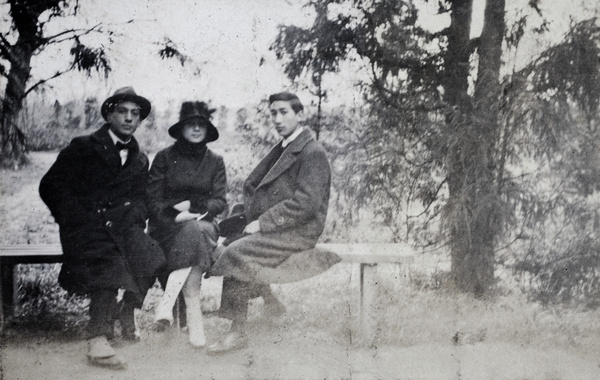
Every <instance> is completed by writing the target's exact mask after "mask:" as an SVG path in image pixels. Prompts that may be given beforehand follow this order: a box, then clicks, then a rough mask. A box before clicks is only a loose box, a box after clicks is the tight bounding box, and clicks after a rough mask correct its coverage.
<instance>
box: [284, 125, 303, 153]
mask: <svg viewBox="0 0 600 380" xmlns="http://www.w3.org/2000/svg"><path fill="white" fill-rule="evenodd" d="M303 130H304V127H302V126H300V127H298V128H297V129H296V130H295V131H294V133H292V134H291V135H289V136H288V137H286V138H285V139H283V142H282V143H281V146H283V147H284V148H285V147H286V146H288V145H290V144H291V143H292V141H294V140H295V139H296V137H298V136H299V135H300V133H302V131H303Z"/></svg>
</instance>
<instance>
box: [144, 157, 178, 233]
mask: <svg viewBox="0 0 600 380" xmlns="http://www.w3.org/2000/svg"><path fill="white" fill-rule="evenodd" d="M167 168H168V157H167V154H166V151H161V152H158V153H157V154H156V157H154V161H152V166H151V167H150V172H149V174H148V187H147V193H148V202H149V211H150V215H151V216H153V217H154V218H156V219H158V220H163V221H167V220H168V221H171V222H172V221H173V220H174V219H175V217H176V216H177V214H178V213H179V212H178V211H177V210H176V209H174V208H173V204H171V200H170V199H168V198H167V196H166V191H167V190H166V186H167V185H166V176H167Z"/></svg>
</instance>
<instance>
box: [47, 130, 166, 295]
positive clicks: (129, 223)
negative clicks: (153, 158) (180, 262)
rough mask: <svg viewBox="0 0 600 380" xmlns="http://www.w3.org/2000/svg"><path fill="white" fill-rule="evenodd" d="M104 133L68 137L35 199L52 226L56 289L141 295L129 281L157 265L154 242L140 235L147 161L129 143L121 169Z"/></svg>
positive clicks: (158, 257)
mask: <svg viewBox="0 0 600 380" xmlns="http://www.w3.org/2000/svg"><path fill="white" fill-rule="evenodd" d="M108 129H109V125H108V124H105V125H104V126H103V127H101V128H100V129H99V130H97V131H96V132H94V133H92V134H91V135H88V136H80V137H76V138H75V139H73V140H72V141H71V143H70V144H69V145H68V146H67V147H66V148H65V149H63V150H62V151H61V152H60V153H59V155H58V157H57V159H56V162H55V163H54V164H53V165H52V167H51V168H50V169H49V170H48V172H47V173H46V174H45V175H44V177H43V178H42V181H41V183H40V188H39V191H40V196H41V197H42V200H43V201H44V202H45V203H46V205H48V208H49V209H50V211H51V213H52V216H54V219H55V221H56V222H57V223H58V224H59V227H60V241H61V244H62V247H63V255H64V258H63V265H62V268H61V272H60V275H59V281H60V284H61V286H62V287H63V288H65V289H66V290H68V291H72V292H76V293H88V292H90V291H94V290H99V289H115V288H122V289H126V290H130V291H132V292H134V293H136V294H138V295H139V296H141V297H143V296H144V294H141V293H142V292H140V287H139V286H138V283H137V282H136V280H138V279H141V278H143V277H148V276H152V275H153V274H154V273H156V271H157V270H158V269H159V268H161V267H162V266H163V265H164V264H165V258H164V255H163V253H162V250H161V249H160V247H159V246H158V244H157V243H156V242H155V241H154V240H153V239H152V238H150V237H149V236H148V235H146V234H145V233H144V228H145V226H146V219H147V215H148V208H147V195H146V184H147V180H148V166H149V165H148V158H147V157H146V155H144V154H143V153H141V152H140V150H139V146H138V144H137V142H136V141H135V139H133V138H132V146H131V148H130V149H129V154H128V159H127V161H126V163H125V165H121V158H120V155H119V151H118V150H117V148H116V147H115V145H114V143H113V140H112V139H111V137H110V135H109V133H108ZM144 291H145V289H144Z"/></svg>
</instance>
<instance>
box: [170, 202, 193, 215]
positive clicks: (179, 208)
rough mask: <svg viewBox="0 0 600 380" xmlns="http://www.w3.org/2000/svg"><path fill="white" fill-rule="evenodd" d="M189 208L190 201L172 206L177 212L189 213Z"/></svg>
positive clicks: (190, 205)
mask: <svg viewBox="0 0 600 380" xmlns="http://www.w3.org/2000/svg"><path fill="white" fill-rule="evenodd" d="M190 207H192V202H190V201H183V202H179V203H177V204H176V205H174V206H173V208H174V209H175V210H177V211H180V212H181V211H189V209H190Z"/></svg>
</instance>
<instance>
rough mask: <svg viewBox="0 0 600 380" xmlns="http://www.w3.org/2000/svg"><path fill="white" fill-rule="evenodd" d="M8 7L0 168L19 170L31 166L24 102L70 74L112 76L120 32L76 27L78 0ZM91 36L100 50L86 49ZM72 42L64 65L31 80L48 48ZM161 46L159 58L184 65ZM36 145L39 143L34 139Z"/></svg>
mask: <svg viewBox="0 0 600 380" xmlns="http://www.w3.org/2000/svg"><path fill="white" fill-rule="evenodd" d="M7 5H8V9H9V11H8V16H9V17H10V18H9V20H10V22H11V29H10V30H9V31H8V32H7V33H6V34H3V35H2V36H1V38H0V75H2V76H3V77H5V78H6V89H5V91H4V95H3V97H2V99H1V100H2V108H1V110H2V112H1V113H0V116H1V117H0V130H1V132H2V139H1V143H2V146H1V150H0V154H1V157H0V161H1V162H0V164H2V165H14V166H16V167H18V166H20V165H23V164H25V163H26V162H27V155H26V153H27V137H28V136H27V133H26V132H24V131H23V128H22V126H21V125H20V124H19V121H20V120H19V117H20V115H19V114H20V112H21V110H22V108H23V102H24V101H25V99H26V98H27V97H28V96H29V95H30V94H31V93H32V92H33V91H35V90H39V89H40V88H42V86H43V85H45V84H46V83H47V82H49V81H51V80H53V79H56V78H59V77H61V76H63V75H64V74H66V73H68V72H71V71H78V72H81V73H84V74H86V75H88V76H91V75H92V74H94V73H97V74H103V76H104V77H105V78H106V77H108V75H109V73H110V72H111V62H110V58H109V55H110V48H109V47H110V44H111V43H112V42H113V41H114V38H115V37H117V36H118V33H116V32H115V31H114V30H112V29H111V26H109V25H103V24H101V23H99V24H96V25H90V26H85V27H83V28H79V27H75V26H72V25H71V24H70V23H69V22H68V21H66V20H69V19H76V18H77V17H78V16H79V11H80V4H79V1H78V0H43V1H39V0H8V1H7ZM129 22H132V21H129ZM74 25H76V23H75V24H74ZM53 30H58V31H56V32H52V31H53ZM52 33H54V34H52ZM90 34H95V35H97V36H101V37H103V38H104V40H105V41H104V42H99V43H98V46H92V45H88V44H86V41H85V37H86V36H88V35H90ZM88 41H89V40H88ZM69 44H71V48H70V50H69V55H70V56H69V57H68V59H66V60H65V62H64V63H63V65H62V67H60V68H59V69H57V71H56V72H55V73H54V74H52V75H50V76H49V77H45V78H34V77H32V74H31V68H32V66H33V64H34V63H35V61H36V59H37V57H38V56H39V55H40V54H41V53H43V52H44V50H46V49H48V48H49V47H65V46H68V45H69ZM162 44H164V46H163V45H162ZM158 45H159V51H158V54H159V55H160V56H161V57H163V58H173V57H174V58H177V59H179V60H180V61H181V63H182V65H183V63H184V60H183V59H182V57H183V56H182V55H181V54H180V53H179V52H178V51H177V49H176V47H175V46H174V45H173V44H172V43H171V42H170V40H168V39H166V40H165V41H163V42H161V43H159V44H158ZM7 67H10V68H7ZM34 139H35V136H34ZM33 145H37V142H35V141H34V143H33Z"/></svg>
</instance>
